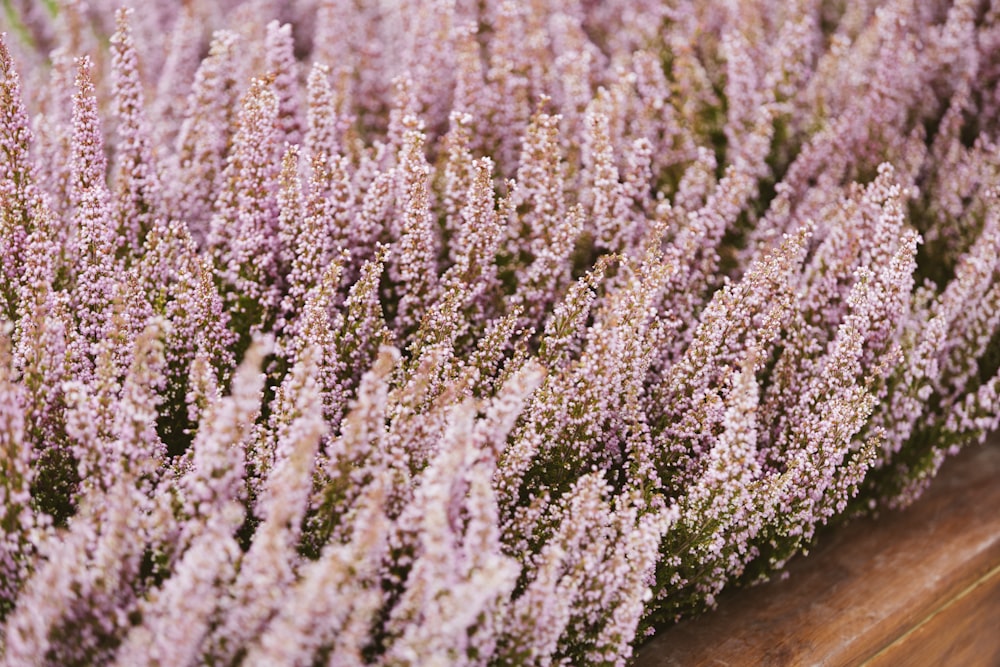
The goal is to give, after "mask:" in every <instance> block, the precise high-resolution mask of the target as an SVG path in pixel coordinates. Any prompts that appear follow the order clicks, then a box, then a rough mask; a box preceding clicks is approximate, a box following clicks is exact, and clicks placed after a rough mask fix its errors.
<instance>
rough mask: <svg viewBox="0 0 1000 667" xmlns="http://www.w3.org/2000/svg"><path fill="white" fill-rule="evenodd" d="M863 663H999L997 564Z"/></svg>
mask: <svg viewBox="0 0 1000 667" xmlns="http://www.w3.org/2000/svg"><path fill="white" fill-rule="evenodd" d="M866 665H867V666H868V667H898V666H899V665H914V666H916V667H919V666H920V665H929V666H930V665H935V666H936V665H983V666H984V667H987V666H990V667H995V666H996V665H1000V566H998V567H996V568H994V569H993V571H992V572H990V573H989V574H988V575H986V576H985V577H983V578H982V579H980V580H979V581H977V582H976V583H975V584H973V585H972V586H970V587H969V589H967V590H966V591H965V592H963V594H961V595H959V596H958V597H957V598H956V599H954V600H952V601H951V602H949V603H948V604H946V605H945V606H944V607H943V608H941V609H939V610H938V611H937V612H935V613H934V614H933V615H931V616H930V617H929V618H927V619H926V620H925V621H924V622H923V623H921V624H920V625H918V626H917V627H916V628H914V629H913V630H911V631H910V632H908V633H907V634H905V635H903V636H902V637H900V638H899V639H897V640H896V641H895V642H893V643H892V644H890V645H889V646H887V647H886V648H885V649H883V650H882V651H881V652H880V653H878V655H876V656H875V657H874V658H873V659H872V660H871V661H869V662H868V663H866Z"/></svg>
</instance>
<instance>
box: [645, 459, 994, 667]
mask: <svg viewBox="0 0 1000 667" xmlns="http://www.w3.org/2000/svg"><path fill="white" fill-rule="evenodd" d="M998 566H1000V444H998V443H996V442H993V443H991V444H989V445H987V446H984V447H973V448H970V449H969V450H967V451H965V452H963V453H962V454H960V455H959V456H957V457H955V458H954V459H952V460H950V461H947V462H946V463H945V464H944V467H943V468H942V470H941V473H940V475H939V476H938V478H937V479H936V480H935V482H934V484H932V485H931V488H930V489H929V490H928V491H927V492H926V493H925V494H924V496H923V497H922V498H920V500H918V501H917V502H916V503H914V504H913V505H912V506H911V507H909V508H907V509H905V510H903V511H899V512H891V513H886V514H884V515H883V516H881V517H880V518H878V519H872V518H866V519H861V520H857V521H855V522H853V523H851V524H849V525H847V526H844V527H842V528H841V529H839V530H837V531H836V532H834V533H833V534H830V535H826V536H825V539H824V540H823V541H822V542H821V543H820V545H819V546H818V547H817V548H816V549H814V550H813V552H812V553H811V554H810V555H809V556H808V557H802V558H798V559H794V560H793V561H792V562H791V563H789V566H788V568H787V571H788V573H789V576H788V578H787V579H785V580H777V579H776V580H773V581H770V582H768V583H766V584H763V585H760V586H757V587H754V588H750V589H744V590H737V591H732V592H730V593H729V594H725V595H723V596H722V597H721V599H720V605H719V609H718V610H717V611H715V612H712V613H709V614H706V615H704V616H702V617H701V618H698V619H694V620H691V621H687V622H684V623H681V624H678V625H676V626H674V627H672V628H669V629H667V630H665V631H662V632H661V633H660V634H659V635H658V636H657V637H655V638H654V639H653V640H652V641H651V642H649V643H647V644H646V645H645V646H643V647H642V648H641V649H640V650H639V652H638V657H637V659H636V662H635V664H636V665H637V666H638V667H668V666H670V667H673V666H684V667H687V666H689V665H796V666H798V665H859V664H863V663H865V662H866V661H868V660H872V665H873V666H876V665H877V666H878V667H882V666H885V665H922V664H927V665H952V664H954V665H980V664H981V665H1000V620H998V619H1000V574H998V572H1000V570H998V569H997V567H998ZM967 647H968V648H967Z"/></svg>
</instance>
